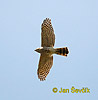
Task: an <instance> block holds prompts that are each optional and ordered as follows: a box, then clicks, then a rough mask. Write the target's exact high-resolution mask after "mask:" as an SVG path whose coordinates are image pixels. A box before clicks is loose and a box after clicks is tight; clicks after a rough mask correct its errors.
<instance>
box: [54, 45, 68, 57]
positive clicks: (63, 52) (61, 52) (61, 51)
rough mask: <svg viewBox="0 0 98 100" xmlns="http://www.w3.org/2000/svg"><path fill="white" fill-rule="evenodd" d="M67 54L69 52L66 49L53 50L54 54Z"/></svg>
mask: <svg viewBox="0 0 98 100" xmlns="http://www.w3.org/2000/svg"><path fill="white" fill-rule="evenodd" d="M68 53H69V51H68V48H67V47H63V48H55V54H58V55H62V56H67V54H68Z"/></svg>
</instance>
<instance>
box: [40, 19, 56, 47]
mask: <svg viewBox="0 0 98 100" xmlns="http://www.w3.org/2000/svg"><path fill="white" fill-rule="evenodd" d="M54 44H55V34H54V30H53V27H52V24H51V19H49V18H46V19H45V20H44V21H43V23H42V26H41V46H42V47H53V46H54Z"/></svg>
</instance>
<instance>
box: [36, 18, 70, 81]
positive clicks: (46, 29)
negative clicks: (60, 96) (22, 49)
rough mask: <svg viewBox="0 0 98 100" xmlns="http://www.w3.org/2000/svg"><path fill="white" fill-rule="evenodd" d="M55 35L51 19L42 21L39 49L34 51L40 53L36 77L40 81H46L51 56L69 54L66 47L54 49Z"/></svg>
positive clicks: (51, 62)
mask: <svg viewBox="0 0 98 100" xmlns="http://www.w3.org/2000/svg"><path fill="white" fill-rule="evenodd" d="M54 44H55V34H54V29H53V26H52V24H51V19H49V18H46V19H44V21H43V23H42V25H41V47H40V48H37V49H36V50H35V51H36V52H38V53H40V60H39V64H38V70H37V75H38V78H39V79H40V81H44V80H46V77H47V75H48V74H49V72H50V69H51V67H52V66H53V54H57V55H62V56H66V57H67V55H68V53H69V50H68V48H67V47H62V48H54Z"/></svg>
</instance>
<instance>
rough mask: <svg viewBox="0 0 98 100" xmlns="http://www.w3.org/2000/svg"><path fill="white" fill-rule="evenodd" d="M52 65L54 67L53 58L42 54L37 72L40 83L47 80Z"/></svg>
mask: <svg viewBox="0 0 98 100" xmlns="http://www.w3.org/2000/svg"><path fill="white" fill-rule="evenodd" d="M52 65H53V56H52V55H47V54H41V56H40V60H39V65H38V70H37V74H38V78H39V79H40V81H43V80H45V78H46V77H47V75H48V73H49V71H50V69H51V67H52Z"/></svg>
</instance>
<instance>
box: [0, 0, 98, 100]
mask: <svg viewBox="0 0 98 100" xmlns="http://www.w3.org/2000/svg"><path fill="white" fill-rule="evenodd" d="M46 17H48V18H51V20H52V24H53V28H54V31H55V35H56V43H55V47H65V46H67V47H68V48H69V51H70V53H69V55H68V57H62V56H58V55H54V62H53V67H52V69H51V71H50V73H49V75H48V76H47V79H46V81H44V82H40V80H39V79H38V77H37V68H38V62H39V57H40V55H39V54H38V53H36V52H35V51H34V50H35V49H36V48H38V47H40V46H41V23H42V21H43V20H44V19H45V18H46ZM72 86H74V87H75V88H77V89H81V88H82V87H88V88H89V89H90V92H91V93H85V94H83V93H81V94H80V93H78V94H76V93H74V94H72V93H71V92H70V93H69V94H64V93H61V94H60V93H56V94H54V93H53V92H52V89H53V88H54V87H57V88H58V89H60V88H61V87H62V88H65V89H66V88H69V89H71V87H72ZM42 99H43V100H61V99H62V100H77V99H78V100H98V0H1V1H0V100H42Z"/></svg>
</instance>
